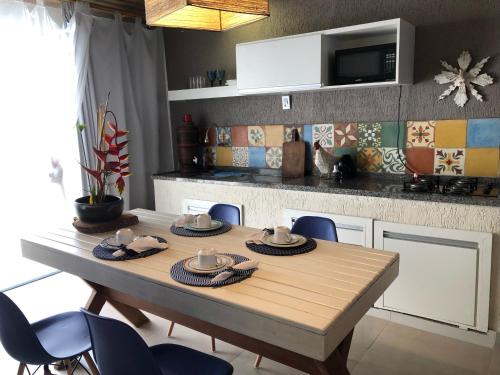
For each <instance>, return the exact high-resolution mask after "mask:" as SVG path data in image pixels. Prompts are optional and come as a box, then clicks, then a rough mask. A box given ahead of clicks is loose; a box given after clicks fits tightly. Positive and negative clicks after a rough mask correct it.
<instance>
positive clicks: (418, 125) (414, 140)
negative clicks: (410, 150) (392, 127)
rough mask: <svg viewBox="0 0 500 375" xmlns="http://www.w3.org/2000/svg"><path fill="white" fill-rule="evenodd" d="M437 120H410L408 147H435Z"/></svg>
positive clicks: (407, 126)
mask: <svg viewBox="0 0 500 375" xmlns="http://www.w3.org/2000/svg"><path fill="white" fill-rule="evenodd" d="M435 125H436V122H435V121H408V122H407V124H406V128H407V129H406V147H434V127H435Z"/></svg>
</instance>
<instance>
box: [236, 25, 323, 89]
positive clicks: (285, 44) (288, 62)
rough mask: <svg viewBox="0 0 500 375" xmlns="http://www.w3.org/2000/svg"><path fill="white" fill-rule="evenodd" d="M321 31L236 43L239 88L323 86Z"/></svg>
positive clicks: (304, 87)
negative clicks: (319, 32) (318, 32)
mask: <svg viewBox="0 0 500 375" xmlns="http://www.w3.org/2000/svg"><path fill="white" fill-rule="evenodd" d="M321 39H322V38H321V34H306V35H298V36H295V37H292V38H280V39H270V40H263V41H259V42H255V43H245V44H238V45H237V46H236V67H237V72H238V73H237V76H238V91H240V92H246V93H252V92H261V91H266V92H271V91H276V90H277V91H280V90H299V89H300V90H307V89H315V88H316V89H317V88H320V87H321V86H322V82H321V79H322V74H321Z"/></svg>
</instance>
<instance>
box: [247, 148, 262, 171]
mask: <svg viewBox="0 0 500 375" xmlns="http://www.w3.org/2000/svg"><path fill="white" fill-rule="evenodd" d="M248 166H249V167H252V168H266V148H265V147H249V148H248Z"/></svg>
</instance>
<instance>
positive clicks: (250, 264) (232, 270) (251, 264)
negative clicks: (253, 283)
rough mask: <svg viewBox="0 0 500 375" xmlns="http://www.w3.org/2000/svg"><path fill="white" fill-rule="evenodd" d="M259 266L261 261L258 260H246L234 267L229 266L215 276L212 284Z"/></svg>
mask: <svg viewBox="0 0 500 375" xmlns="http://www.w3.org/2000/svg"><path fill="white" fill-rule="evenodd" d="M258 266H259V262H258V261H256V260H247V261H246V262H241V263H238V264H236V265H235V266H233V267H229V268H227V269H226V270H225V271H223V272H221V273H219V274H218V275H217V276H215V277H213V278H212V280H210V282H211V283H212V284H217V283H219V282H221V281H224V280H227V279H229V278H230V277H231V276H233V275H234V274H237V273H238V272H239V271H248V270H251V269H254V268H257V267H258Z"/></svg>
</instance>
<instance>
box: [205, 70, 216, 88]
mask: <svg viewBox="0 0 500 375" xmlns="http://www.w3.org/2000/svg"><path fill="white" fill-rule="evenodd" d="M207 77H208V80H209V81H210V86H211V87H214V82H215V78H216V77H217V71H216V70H209V71H208V72H207Z"/></svg>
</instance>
